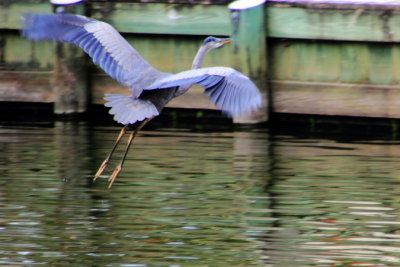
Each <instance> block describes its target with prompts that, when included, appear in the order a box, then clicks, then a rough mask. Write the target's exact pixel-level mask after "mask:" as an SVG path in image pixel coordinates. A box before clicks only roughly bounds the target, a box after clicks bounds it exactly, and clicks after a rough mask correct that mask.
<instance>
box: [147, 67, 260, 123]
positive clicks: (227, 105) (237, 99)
mask: <svg viewBox="0 0 400 267" xmlns="http://www.w3.org/2000/svg"><path fill="white" fill-rule="evenodd" d="M193 84H199V85H201V86H203V87H205V88H206V89H205V91H204V94H205V95H207V96H208V97H209V98H210V100H211V102H213V103H214V104H215V105H216V106H217V107H218V108H219V109H222V110H223V111H225V112H227V113H228V114H230V115H232V116H241V115H243V114H246V113H251V112H252V111H254V110H256V109H257V108H259V107H260V106H261V102H262V97H261V94H260V91H259V90H258V88H257V87H256V85H255V84H254V83H253V82H252V81H251V80H250V79H249V78H248V77H246V76H245V75H243V74H242V73H240V72H238V71H236V70H234V69H231V68H226V67H211V68H201V69H194V70H188V71H184V72H180V73H177V74H174V75H171V76H168V77H166V78H163V79H160V80H158V81H156V82H155V83H153V84H152V85H150V86H149V87H146V88H145V89H144V90H154V89H167V88H171V87H178V86H179V87H181V88H184V89H183V90H188V89H189V88H190V85H193ZM180 93H184V91H180Z"/></svg>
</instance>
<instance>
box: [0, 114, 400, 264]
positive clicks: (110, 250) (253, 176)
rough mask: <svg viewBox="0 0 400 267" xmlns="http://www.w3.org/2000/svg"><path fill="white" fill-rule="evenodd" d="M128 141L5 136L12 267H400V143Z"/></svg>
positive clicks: (19, 132)
mask: <svg viewBox="0 0 400 267" xmlns="http://www.w3.org/2000/svg"><path fill="white" fill-rule="evenodd" d="M118 130H119V129H118V128H114V127H94V126H88V125H86V124H85V123H83V122H57V123H55V125H54V126H53V127H28V126H20V127H10V126H2V127H0V266H123V267H128V266H130V267H132V266H136V267H137V266H140V267H142V266H171V267H177V266H279V267H280V266H398V265H399V264H400V214H399V208H400V157H399V156H400V142H399V141H396V140H391V141H385V140H370V141H368V142H367V141H357V140H353V141H351V142H338V141H334V140H329V139H318V138H314V139H311V138H298V137H295V136H291V135H280V134H270V133H268V131H267V130H265V129H258V130H248V131H232V132H230V131H229V132H226V131H215V132H199V131H196V132H194V131H191V130H186V129H171V128H167V129H157V130H145V131H143V132H142V133H141V134H140V135H139V136H138V137H137V139H136V140H135V144H134V145H133V147H132V149H131V151H130V153H129V156H128V159H127V161H126V164H125V167H124V170H123V172H122V173H121V175H120V177H119V178H118V180H117V182H116V183H115V184H114V186H113V188H112V189H111V190H108V189H107V184H108V183H107V177H108V175H109V173H110V171H111V170H112V167H113V166H115V164H116V162H117V160H115V161H112V163H111V166H110V168H109V169H107V171H106V172H105V173H104V175H102V176H101V177H100V179H99V180H98V181H97V182H96V183H94V184H93V183H92V181H91V179H92V177H93V174H94V173H95V171H96V170H97V168H98V166H99V165H100V163H101V162H102V160H103V159H104V158H105V156H106V155H107V153H108V151H109V149H110V148H111V146H112V144H113V141H114V139H115V138H116V135H117V134H118ZM121 152H122V151H121V150H118V151H117V152H116V158H118V157H119V156H120V155H121Z"/></svg>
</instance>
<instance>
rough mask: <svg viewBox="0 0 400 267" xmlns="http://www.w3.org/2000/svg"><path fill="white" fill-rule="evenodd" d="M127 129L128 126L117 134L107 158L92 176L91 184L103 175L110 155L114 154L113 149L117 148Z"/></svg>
mask: <svg viewBox="0 0 400 267" xmlns="http://www.w3.org/2000/svg"><path fill="white" fill-rule="evenodd" d="M127 127H128V125H126V126H124V127H123V128H122V129H121V131H120V132H119V135H118V137H117V140H115V143H114V146H113V147H112V149H111V151H110V153H109V154H108V156H107V157H106V159H105V160H104V161H103V163H102V164H101V165H100V168H99V169H98V170H97V172H96V174H95V175H94V178H93V182H95V181H96V180H97V178H99V176H100V175H101V174H102V173H103V171H104V170H105V168H106V167H107V165H108V163H109V162H110V159H111V157H112V154H113V153H114V151H115V149H116V148H117V146H118V144H119V142H120V141H121V139H122V137H123V136H124V135H125V133H126V129H127Z"/></svg>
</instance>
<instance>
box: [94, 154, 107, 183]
mask: <svg viewBox="0 0 400 267" xmlns="http://www.w3.org/2000/svg"><path fill="white" fill-rule="evenodd" d="M109 161H110V160H109V159H106V160H105V161H103V163H102V164H101V166H100V168H99V169H98V170H97V172H96V174H95V175H94V177H93V183H94V182H96V180H97V178H99V177H100V175H101V174H102V173H103V172H104V170H105V169H106V167H107V165H108V162H109Z"/></svg>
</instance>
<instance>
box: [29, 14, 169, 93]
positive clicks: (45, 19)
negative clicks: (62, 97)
mask: <svg viewBox="0 0 400 267" xmlns="http://www.w3.org/2000/svg"><path fill="white" fill-rule="evenodd" d="M22 33H23V35H24V36H26V37H27V38H29V39H31V40H55V41H59V42H68V43H72V44H75V45H77V46H79V47H81V48H82V49H83V50H84V51H85V52H86V53H88V54H89V55H90V57H92V59H93V62H94V63H95V64H99V65H100V67H101V68H102V69H103V70H104V71H105V72H106V73H107V74H108V75H110V76H111V77H112V78H114V79H116V80H117V81H119V82H120V83H121V84H123V85H126V86H129V87H130V88H131V91H132V93H133V95H134V97H138V96H139V95H140V93H141V92H142V88H143V87H146V86H148V85H149V84H151V83H152V82H154V81H155V80H156V79H157V78H160V77H163V76H164V75H165V74H164V73H161V72H159V71H158V70H156V69H154V68H153V67H152V66H151V65H150V64H149V63H148V62H147V61H146V60H144V59H143V57H142V56H141V55H140V54H139V52H137V51H136V50H135V49H134V48H133V47H132V46H131V45H130V44H129V43H128V42H127V41H126V40H125V39H124V38H123V37H122V36H121V35H120V34H119V33H118V32H117V31H116V30H115V29H114V28H113V27H112V26H111V25H109V24H107V23H105V22H101V21H98V20H95V19H91V18H87V17H84V16H77V15H70V14H27V15H25V16H24V27H23V31H22Z"/></svg>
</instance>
